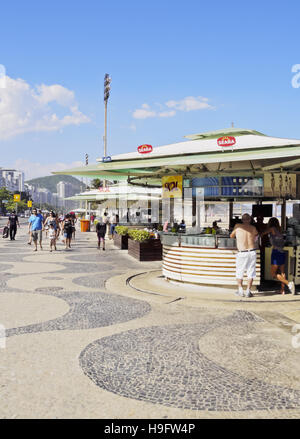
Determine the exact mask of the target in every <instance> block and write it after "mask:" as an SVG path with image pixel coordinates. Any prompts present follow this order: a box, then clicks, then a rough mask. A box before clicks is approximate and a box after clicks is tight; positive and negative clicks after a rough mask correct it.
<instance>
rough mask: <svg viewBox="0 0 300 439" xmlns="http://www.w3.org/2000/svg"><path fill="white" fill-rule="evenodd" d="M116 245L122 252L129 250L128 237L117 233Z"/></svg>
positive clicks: (115, 236) (115, 237) (115, 235)
mask: <svg viewBox="0 0 300 439" xmlns="http://www.w3.org/2000/svg"><path fill="white" fill-rule="evenodd" d="M113 239H114V245H115V246H116V247H118V248H119V249H120V250H127V249H128V235H118V234H117V233H115V234H114V236H113Z"/></svg>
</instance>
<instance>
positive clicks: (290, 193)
mask: <svg viewBox="0 0 300 439" xmlns="http://www.w3.org/2000/svg"><path fill="white" fill-rule="evenodd" d="M264 196H265V197H279V198H282V197H291V198H296V174H288V173H286V172H280V173H268V174H265V175H264Z"/></svg>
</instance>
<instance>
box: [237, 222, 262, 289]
mask: <svg viewBox="0 0 300 439" xmlns="http://www.w3.org/2000/svg"><path fill="white" fill-rule="evenodd" d="M250 223H251V216H250V215H248V213H245V214H244V215H243V216H242V224H236V225H235V227H234V229H233V231H232V233H231V235H230V238H236V243H237V248H238V253H237V255H236V280H237V284H238V291H237V292H236V293H235V294H236V295H237V296H242V297H243V296H244V291H243V277H244V272H245V271H247V277H248V285H247V290H246V297H252V296H253V294H252V293H251V291H250V290H251V286H252V283H253V279H254V278H255V276H256V272H255V268H256V243H255V240H256V237H257V235H258V231H257V229H256V228H255V227H254V226H251V224H250Z"/></svg>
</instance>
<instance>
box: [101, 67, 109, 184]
mask: <svg viewBox="0 0 300 439" xmlns="http://www.w3.org/2000/svg"><path fill="white" fill-rule="evenodd" d="M110 83H111V77H110V76H109V74H108V73H105V76H104V137H103V140H104V157H106V156H107V101H108V98H109V92H110ZM103 187H106V181H105V180H104V181H103Z"/></svg>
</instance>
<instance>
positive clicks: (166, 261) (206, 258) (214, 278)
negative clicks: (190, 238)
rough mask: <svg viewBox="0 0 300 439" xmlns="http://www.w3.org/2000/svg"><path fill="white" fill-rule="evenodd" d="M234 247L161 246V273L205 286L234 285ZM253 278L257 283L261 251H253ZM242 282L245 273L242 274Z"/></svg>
mask: <svg viewBox="0 0 300 439" xmlns="http://www.w3.org/2000/svg"><path fill="white" fill-rule="evenodd" d="M236 254H237V250H230V249H220V248H203V247H198V246H188V245H184V244H181V246H178V245H166V244H164V245H163V275H164V276H165V277H166V278H167V279H170V280H176V281H180V282H191V283H195V284H207V285H236V277H235V257H236ZM256 254H257V260H256V278H255V279H254V282H253V285H259V284H260V254H259V251H257V252H256ZM244 279H245V281H247V276H246V275H244Z"/></svg>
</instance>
